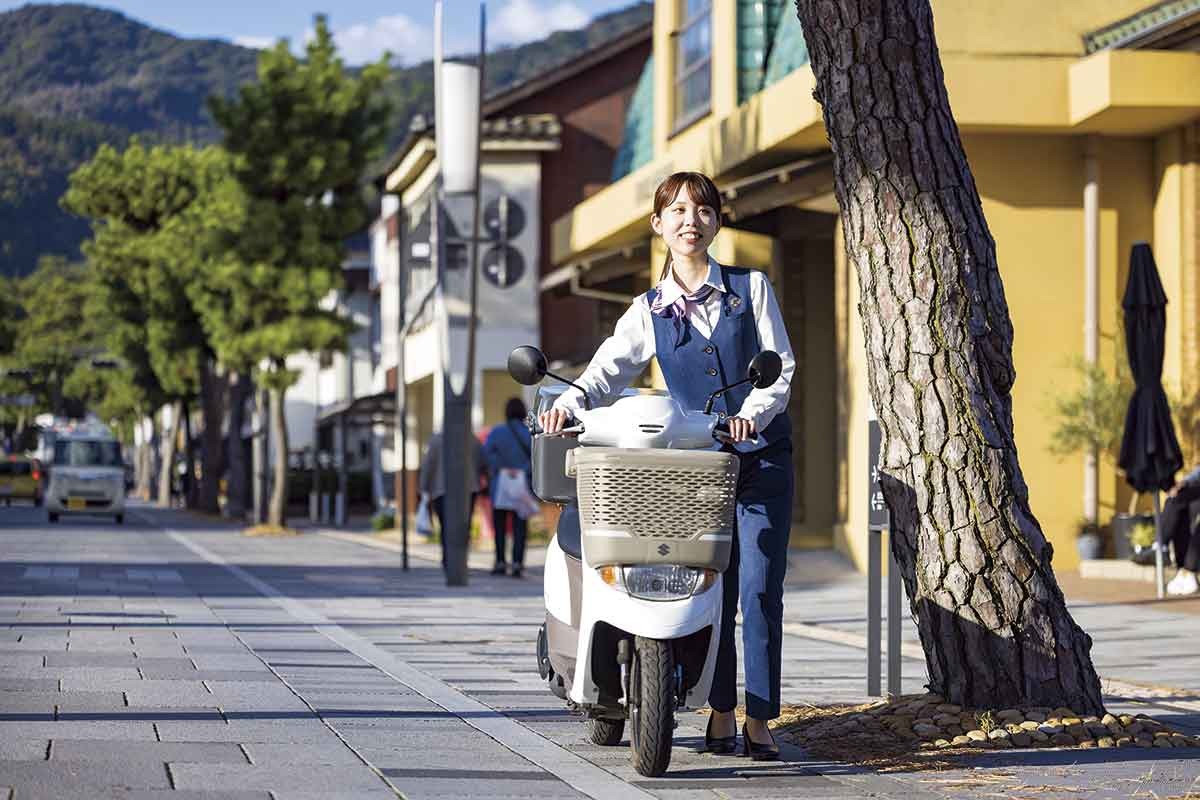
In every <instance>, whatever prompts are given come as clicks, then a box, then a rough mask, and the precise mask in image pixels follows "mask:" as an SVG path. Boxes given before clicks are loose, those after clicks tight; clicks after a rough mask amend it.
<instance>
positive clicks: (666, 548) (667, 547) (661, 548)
mask: <svg viewBox="0 0 1200 800" xmlns="http://www.w3.org/2000/svg"><path fill="white" fill-rule="evenodd" d="M669 552H671V546H670V545H667V544H660V545H659V546H658V554H659V555H660V556H665V555H666V554H667V553H669Z"/></svg>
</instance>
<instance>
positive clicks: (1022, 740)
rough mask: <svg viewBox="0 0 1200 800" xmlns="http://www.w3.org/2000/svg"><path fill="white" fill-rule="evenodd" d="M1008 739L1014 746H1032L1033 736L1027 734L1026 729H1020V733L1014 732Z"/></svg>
mask: <svg viewBox="0 0 1200 800" xmlns="http://www.w3.org/2000/svg"><path fill="white" fill-rule="evenodd" d="M1009 741H1010V742H1012V743H1013V746H1014V747H1032V746H1033V737H1032V736H1031V735H1030V734H1029V732H1028V731H1021V732H1020V733H1014V734H1013V735H1012V736H1010V737H1009Z"/></svg>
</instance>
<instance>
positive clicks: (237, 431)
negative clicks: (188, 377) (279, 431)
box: [225, 373, 253, 520]
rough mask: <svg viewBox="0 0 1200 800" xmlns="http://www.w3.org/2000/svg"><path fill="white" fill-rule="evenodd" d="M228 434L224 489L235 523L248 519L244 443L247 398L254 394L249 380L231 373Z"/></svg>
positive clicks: (226, 503)
mask: <svg viewBox="0 0 1200 800" xmlns="http://www.w3.org/2000/svg"><path fill="white" fill-rule="evenodd" d="M229 381H230V386H229V431H228V433H227V440H226V450H227V452H228V455H229V480H228V482H227V483H226V485H225V492H226V498H225V511H226V513H227V514H228V515H229V516H230V518H232V519H236V520H241V519H243V518H244V517H245V516H246V506H247V501H248V499H249V491H248V490H249V488H250V487H249V485H248V484H247V483H246V450H245V444H244V442H243V441H242V424H243V422H244V421H245V413H246V398H248V397H249V396H250V393H251V392H252V391H253V385H252V384H251V382H250V378H249V376H247V375H245V374H244V373H231V374H230V376H229Z"/></svg>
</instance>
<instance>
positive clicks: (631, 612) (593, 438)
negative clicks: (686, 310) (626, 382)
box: [508, 346, 781, 776]
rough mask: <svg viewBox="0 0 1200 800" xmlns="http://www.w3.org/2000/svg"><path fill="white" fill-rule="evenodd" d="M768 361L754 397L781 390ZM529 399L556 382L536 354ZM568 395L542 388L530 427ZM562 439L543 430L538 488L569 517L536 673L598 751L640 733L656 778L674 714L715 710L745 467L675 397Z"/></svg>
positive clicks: (549, 584) (717, 433)
mask: <svg viewBox="0 0 1200 800" xmlns="http://www.w3.org/2000/svg"><path fill="white" fill-rule="evenodd" d="M780 369H781V364H780V359H779V356H778V355H777V354H776V353H773V352H771V351H764V352H762V353H759V355H757V356H756V357H755V358H754V360H753V361H752V362H751V364H750V368H749V370H748V375H747V377H746V379H745V380H742V381H739V382H738V383H735V384H732V385H731V386H726V387H724V388H722V389H721V390H719V391H717V392H714V394H713V396H712V398H710V400H709V404H708V407H709V408H711V407H712V401H713V399H715V398H716V397H717V396H718V395H720V394H721V393H723V392H725V391H728V390H729V389H731V388H733V387H734V386H740V385H741V384H743V383H752V384H753V385H754V386H756V387H766V386H770V385H771V384H773V383H774V382H775V381H776V379H778V377H779V372H780ZM508 371H509V374H511V375H512V377H513V379H514V380H516V381H517V382H518V383H521V384H524V385H526V386H532V385H534V384H537V383H539V382H540V381H541V380H542V378H544V377H546V376H550V377H552V378H555V379H556V380H558V381H560V382H562V383H563V384H569V383H570V382H569V381H566V380H564V379H562V378H559V377H558V376H556V375H554V374H553V373H551V372H549V370H548V369H547V365H546V357H545V356H544V355H543V354H542V353H541V351H539V350H538V349H537V348H535V347H529V346H524V347H518V348H517V349H516V350H514V351H513V352H512V354H511V355H510V356H509V359H508ZM562 388H565V387H561V388H560V387H554V388H553V389H551V388H550V387H542V388H541V389H539V392H538V400H537V403H536V404H535V406H534V411H533V419H534V420H536V418H537V414H538V413H540V412H541V411H545V410H547V409H549V407H550V405H552V404H553V402H554V399H555V398H556V397H557V395H558V394H559V393H561V391H562ZM576 416H577V420H576V424H574V425H573V426H571V427H568V428H567V429H565V430H564V431H563V432H562V434H543V433H540V432H538V429H537V427H536V425H535V426H534V431H535V436H534V440H533V450H532V457H533V488H534V492H535V494H537V495H538V496H539V497H541V498H542V499H543V500H546V501H547V502H554V503H558V504H560V505H561V506H562V513H561V514H560V516H559V522H558V528H557V532H556V535H555V537H554V539H553V540H551V542H550V545H549V547H548V548H547V551H546V566H545V577H544V593H545V602H546V622H545V624H543V625H542V627H541V629H540V630H539V632H538V642H537V658H538V672H539V674H540V675H541V676H542V678H543V679H545V680H546V681H547V682H548V683H549V687H550V690H551V691H552V692H554V694H556V695H557V696H558V697H560V698H562V699H564V700H566V701H567V705H568V706H569V707H570V708H572V709H573V710H576V711H580V712H582V713H583V714H585V715H586V716H587V718H588V728H589V730H588V735H589V738H590V739H591V741H592V742H593V743H595V744H600V745H616V744H620V742H621V737H622V734H623V733H624V729H625V720H626V719H628V720H629V722H630V737H629V738H630V744H631V747H632V751H633V766H634V769H635V770H637V772H639V773H640V774H642V775H646V776H658V775H662V774H663V773H664V772H666V770H667V766H668V765H669V764H670V761H671V742H672V737H673V734H674V729H675V711H676V709H688V708H699V707H702V706H704V705H707V703H708V692H709V687H710V686H711V684H712V675H713V668H714V666H715V663H716V654H717V643H718V642H719V641H720V633H721V597H722V590H721V585H722V584H721V573H722V572H724V570H725V568H726V566H728V564H729V556H730V552H731V549H732V546H733V530H734V527H733V526H734V501H735V495H736V491H737V478H738V462H737V457H736V456H735V455H734V454H732V453H727V452H718V451H716V450H714V447H715V444H714V443H715V442H718V441H722V440H724V439H725V434H727V433H728V431H727V429H726V427H725V423H724V419H723V415H718V414H711V413H701V412H697V411H688V410H685V409H683V408H681V407H680V406H679V404H678V403H676V402H675V401H674V400H672V399H671V397H670V396H669V395H667V394H666V393H665V392H655V391H648V390H640V391H639V390H629V391H627V392H625V393H624V394H623V395H622V396H621V397H620V398H619V399H618V400H617V401H616V402H614V403H613V404H612V405H610V406H608V407H606V408H599V409H594V410H587V411H581V412H579V413H578V414H577V415H576Z"/></svg>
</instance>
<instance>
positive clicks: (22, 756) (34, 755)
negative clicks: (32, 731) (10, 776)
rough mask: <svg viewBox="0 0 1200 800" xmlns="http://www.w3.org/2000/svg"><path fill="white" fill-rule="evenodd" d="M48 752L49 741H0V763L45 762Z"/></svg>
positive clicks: (22, 739)
mask: <svg viewBox="0 0 1200 800" xmlns="http://www.w3.org/2000/svg"><path fill="white" fill-rule="evenodd" d="M49 750H50V740H49V739H24V738H20V739H16V738H14V739H0V761H45V760H46V753H48V752H49ZM3 783H4V779H3V777H2V776H0V785H2V784H3Z"/></svg>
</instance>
